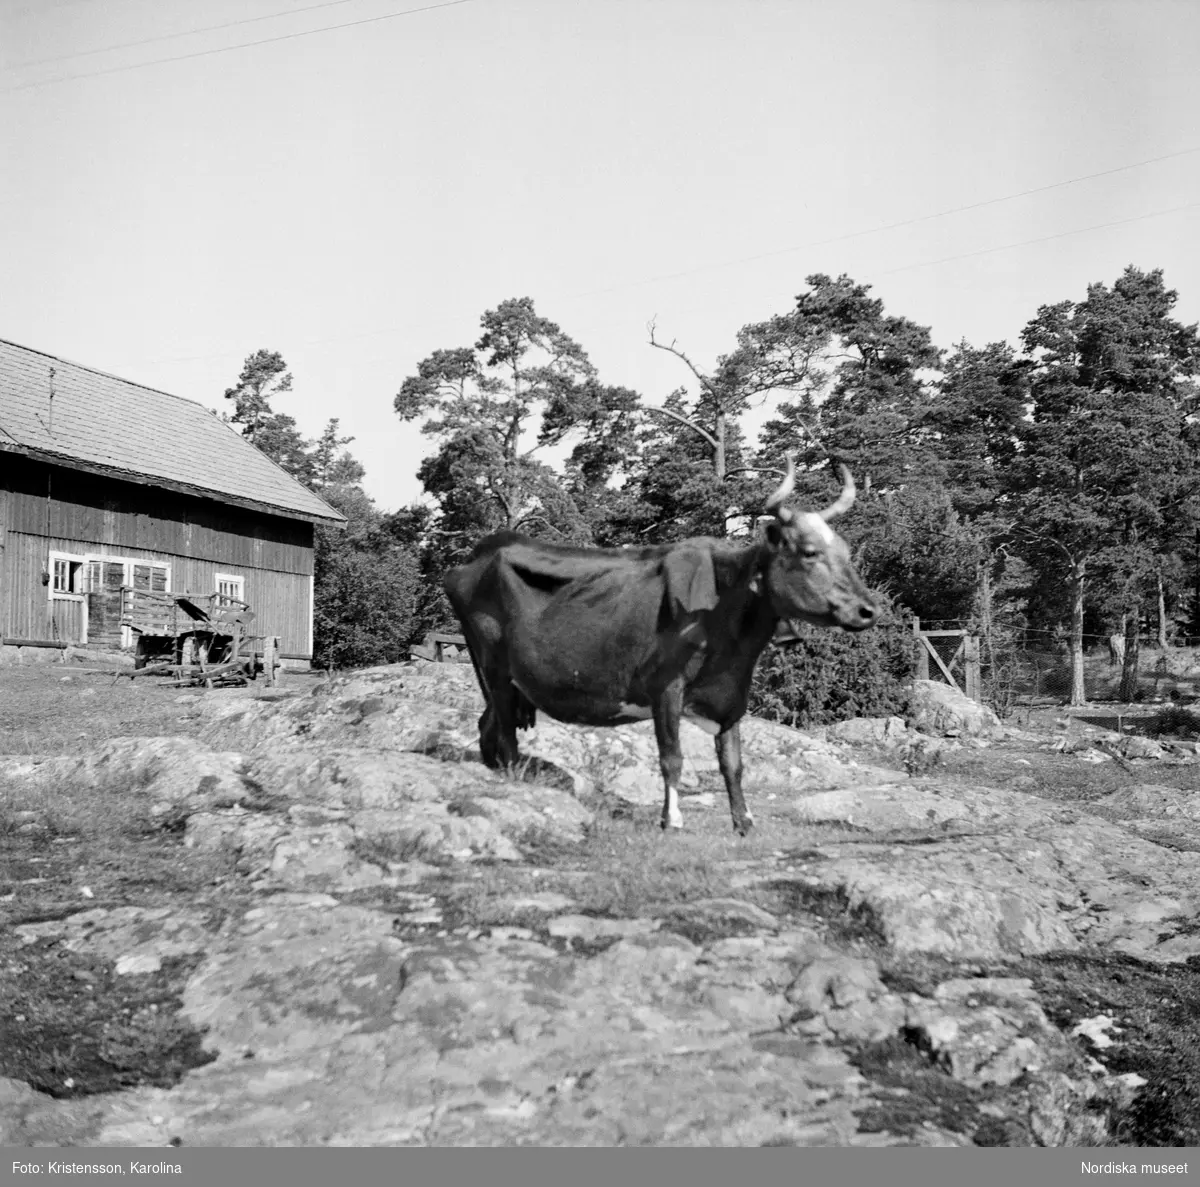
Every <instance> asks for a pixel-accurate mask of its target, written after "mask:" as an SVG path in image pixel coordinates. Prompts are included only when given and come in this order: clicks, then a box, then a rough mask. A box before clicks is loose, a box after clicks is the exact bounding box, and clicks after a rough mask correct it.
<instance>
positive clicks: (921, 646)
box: [913, 614, 929, 680]
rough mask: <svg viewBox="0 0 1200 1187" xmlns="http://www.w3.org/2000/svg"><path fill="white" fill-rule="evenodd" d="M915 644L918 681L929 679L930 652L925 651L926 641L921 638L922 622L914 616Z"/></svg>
mask: <svg viewBox="0 0 1200 1187" xmlns="http://www.w3.org/2000/svg"><path fill="white" fill-rule="evenodd" d="M913 643H915V644H916V648H917V657H916V658H917V679H918V680H928V679H929V652H928V651H926V650H925V640H924V639H922V638H921V620H920V619H919V618H918V617H917V616H916V615H915V614H914V615H913Z"/></svg>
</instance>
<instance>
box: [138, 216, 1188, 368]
mask: <svg viewBox="0 0 1200 1187" xmlns="http://www.w3.org/2000/svg"><path fill="white" fill-rule="evenodd" d="M1197 207H1200V201H1197V202H1187V203H1185V204H1184V205H1182V206H1171V207H1168V208H1167V209H1165V210H1151V211H1148V212H1147V213H1146V214H1135V215H1133V216H1132V217H1131V218H1119V219H1114V220H1113V221H1112V222H1107V223H1095V224H1093V225H1092V226H1090V227H1076V228H1074V229H1073V230H1070V231H1059V232H1057V233H1056V234H1054V235H1043V236H1041V237H1039V238H1037V239H1022V240H1020V241H1018V242H1016V243H1002V244H1000V245H999V246H997V247H983V248H980V249H979V250H978V251H968V252H963V253H962V254H961V255H955V256H944V257H942V258H941V259H937V260H920V261H918V262H917V263H914V264H904V265H902V266H901V267H899V268H889V269H888V270H887V271H885V272H876V273H874V275H875V276H877V277H878V276H891V275H893V274H894V273H897V272H909V271H912V270H914V269H916V268H933V267H936V266H937V265H939V264H950V263H953V262H954V261H956V260H966V259H970V258H972V257H973V256H985V255H990V254H992V253H993V252H998V251H1011V250H1013V249H1015V248H1018V247H1029V246H1032V245H1033V244H1037V243H1049V242H1050V241H1051V240H1054V239H1066V238H1067V237H1068V236H1071V235H1084V234H1086V233H1087V232H1088V231H1103V230H1106V229H1107V228H1109V227H1122V226H1125V225H1126V224H1128V223H1138V222H1143V221H1144V220H1146V219H1151V218H1163V217H1164V216H1166V215H1168V214H1178V213H1179V212H1180V211H1183V210H1194V209H1196V208H1197ZM634 283H635V284H641V283H645V282H642V281H635V282H634ZM622 287H625V286H622V285H615V286H613V288H610V289H603V290H600V291H602V292H616V291H618V290H619V289H620V288H622ZM398 332H399V327H396V326H391V327H388V328H386V329H381V330H362V331H360V332H359V333H356V334H338V335H335V336H334V337H332V338H310V339H308V340H307V341H305V342H302V343H299V344H298V345H300V346H324V345H328V344H329V343H333V342H349V341H352V340H354V339H358V338H379V337H382V336H384V335H386V334H395V333H398ZM234 354H235V352H234V351H227V350H220V351H214V352H213V353H212V354H195V355H176V356H174V357H171V358H161V359H150V360H148V363H150V364H153V365H155V366H158V365H161V364H168V363H198V362H203V361H205V360H206V359H219V358H233V357H234Z"/></svg>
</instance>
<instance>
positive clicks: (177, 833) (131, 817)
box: [0, 778, 233, 922]
mask: <svg viewBox="0 0 1200 1187" xmlns="http://www.w3.org/2000/svg"><path fill="white" fill-rule="evenodd" d="M151 807H152V803H151V797H150V796H149V795H148V794H147V793H146V792H145V790H144V789H143V788H141V787H136V786H131V784H130V783H129V782H128V781H125V780H122V781H120V782H119V783H118V784H114V785H113V786H107V785H100V786H96V785H91V784H88V783H86V782H84V781H81V780H66V781H61V782H56V781H54V780H53V779H51V778H41V779H33V780H13V781H10V782H8V783H7V784H6V785H4V786H3V787H0V871H3V873H2V874H0V895H3V896H5V897H6V898H7V900H8V901H7V907H8V916H9V919H10V921H12V922H25V921H28V920H30V919H33V918H40V919H45V918H55V917H58V916H61V915H62V914H64V913H69V912H71V911H77V910H82V909H84V908H88V907H98V906H106V905H146V906H162V905H164V903H169V902H172V901H180V902H193V901H195V899H196V897H197V896H198V895H203V894H205V893H207V892H208V891H209V890H210V889H211V887H212V885H213V883H214V882H218V881H221V880H224V879H226V878H228V877H229V876H231V875H232V873H233V865H232V861H233V855H231V854H228V853H222V852H203V853H201V852H196V851H194V850H190V849H184V848H183V846H182V844H181V832H182V829H181V828H180V827H179V826H180V821H179V820H177V819H176V818H175V817H174V816H173V815H172V814H171V813H167V814H166V815H165V816H162V817H156V816H154V815H153V813H152V812H151Z"/></svg>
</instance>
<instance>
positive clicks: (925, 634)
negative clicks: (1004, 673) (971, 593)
mask: <svg viewBox="0 0 1200 1187" xmlns="http://www.w3.org/2000/svg"><path fill="white" fill-rule="evenodd" d="M913 637H914V641H915V643H916V652H917V657H916V658H917V673H916V675H917V679H918V680H928V679H929V678H930V671H931V670H932V671H933V672H935V673H936V675H935V676H934V679H937V680H943V681H945V683H947V684H949V685H951V686H952V687H953V688H957V689H958V691H959V692H961V693H963V694H964V695H966V696H968V697H970V698H971V700H973V701H979V700H980V699H981V696H980V679H979V636H978V635H968V634H967V633H966V631H963V630H944V631H926V630H922V629H921V620H920V619H919V618H916V617H914V618H913ZM931 659H932V660H933V662H934V665H935V667H934V668H933V669H931V668H930V666H929V661H930V660H931Z"/></svg>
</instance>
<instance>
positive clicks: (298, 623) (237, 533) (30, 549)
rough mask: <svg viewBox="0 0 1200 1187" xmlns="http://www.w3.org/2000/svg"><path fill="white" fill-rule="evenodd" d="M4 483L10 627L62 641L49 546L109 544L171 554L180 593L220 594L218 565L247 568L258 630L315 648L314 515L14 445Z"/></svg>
mask: <svg viewBox="0 0 1200 1187" xmlns="http://www.w3.org/2000/svg"><path fill="white" fill-rule="evenodd" d="M14 463H15V464H14ZM47 472H49V474H48V475H47ZM47 476H49V480H50V494H51V497H50V499H49V500H47V498H46V482H47ZM0 487H3V488H6V489H5V490H0V512H2V513H3V520H2V521H0V548H2V551H0V634H2V635H3V636H6V637H10V638H18V639H37V640H47V641H51V640H53V639H54V638H55V633H54V627H53V625H52V623H51V610H50V598H49V594H48V591H47V588H46V586H44V585H43V584H42V580H41V578H42V572H43V569H44V568H45V566H46V562H47V557H48V554H49V553H50V552H52V551H53V552H66V553H73V554H85V553H93V554H95V553H100V554H108V555H114V556H121V557H127V558H129V559H143V558H144V559H147V560H158V561H165V562H167V563H168V564H170V566H171V588H172V589H173V590H175V591H178V592H185V591H186V592H191V593H212V592H213V591H214V590H215V589H216V574H217V573H218V572H220V573H234V574H239V575H241V576H243V577H244V578H245V599H246V601H247V602H249V603H250V606H251V608H252V609H253V610H254V612H255V615H256V619H255V624H254V627H255V633H256V634H259V633H261V634H271V635H279V636H280V642H281V647H282V650H283V652H284V653H285V654H290V655H308V654H310V653H311V650H312V646H311V639H310V638H309V626H310V622H311V604H310V603H311V590H312V586H311V574H312V564H313V554H312V535H313V528H312V525H311V524H309V523H306V522H303V521H298V520H287V519H276V518H274V517H271V516H267V515H261V514H258V513H256V512H252V511H245V510H242V509H241V508H238V507H229V506H226V505H222V504H217V503H210V502H209V501H208V500H204V499H194V498H189V497H188V496H186V495H177V494H175V493H173V492H171V491H164V490H161V489H158V488H154V487H148V486H147V487H142V486H139V485H137V484H135V483H125V482H117V481H111V480H107V479H104V478H100V477H95V476H92V475H86V474H78V473H75V472H73V471H70V470H62V469H59V468H58V467H50V466H39V465H36V464H34V463H31V462H29V461H28V459H25V458H14V456H13V455H11V454H5V455H0ZM47 523H48V525H49V532H48V533H47ZM62 613H64V611H63V609H62V607H61V606H60V617H61V615H62Z"/></svg>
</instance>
